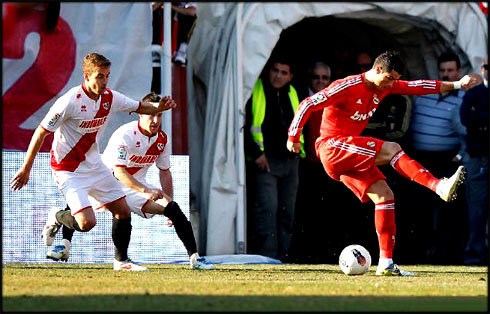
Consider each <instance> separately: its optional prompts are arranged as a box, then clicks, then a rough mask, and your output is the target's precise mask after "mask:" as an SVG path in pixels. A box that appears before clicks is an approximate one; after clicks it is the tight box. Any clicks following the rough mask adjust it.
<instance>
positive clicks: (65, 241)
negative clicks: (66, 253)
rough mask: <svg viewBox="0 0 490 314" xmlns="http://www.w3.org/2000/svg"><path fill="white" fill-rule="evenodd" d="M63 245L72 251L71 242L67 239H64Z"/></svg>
mask: <svg viewBox="0 0 490 314" xmlns="http://www.w3.org/2000/svg"><path fill="white" fill-rule="evenodd" d="M61 244H63V245H64V246H65V247H66V248H67V249H68V250H69V249H70V246H71V242H70V241H68V240H67V239H62V240H61Z"/></svg>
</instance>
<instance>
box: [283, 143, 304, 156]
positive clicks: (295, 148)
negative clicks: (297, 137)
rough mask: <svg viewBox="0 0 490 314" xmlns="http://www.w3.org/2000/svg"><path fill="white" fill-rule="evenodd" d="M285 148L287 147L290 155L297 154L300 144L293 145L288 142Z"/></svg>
mask: <svg viewBox="0 0 490 314" xmlns="http://www.w3.org/2000/svg"><path fill="white" fill-rule="evenodd" d="M286 146H287V148H288V150H289V151H290V152H292V153H296V154H299V152H300V151H301V144H300V143H293V142H291V141H289V140H288V142H287V144H286Z"/></svg>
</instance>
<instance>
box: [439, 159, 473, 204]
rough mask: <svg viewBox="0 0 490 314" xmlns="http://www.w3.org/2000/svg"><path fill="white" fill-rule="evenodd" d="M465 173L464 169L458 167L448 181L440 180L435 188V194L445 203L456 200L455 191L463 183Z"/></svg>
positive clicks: (445, 179) (446, 179)
mask: <svg viewBox="0 0 490 314" xmlns="http://www.w3.org/2000/svg"><path fill="white" fill-rule="evenodd" d="M465 172H466V171H465V169H464V167H463V166H459V167H458V170H456V172H455V173H454V174H453V175H452V176H451V177H450V178H449V179H448V178H442V179H441V181H440V182H439V184H438V185H437V187H436V193H437V194H438V195H439V196H440V197H441V198H442V199H443V200H445V201H446V202H451V201H454V200H455V199H456V190H457V189H458V186H459V185H460V184H461V183H463V181H464V175H465Z"/></svg>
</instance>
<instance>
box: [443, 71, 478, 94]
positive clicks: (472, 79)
mask: <svg viewBox="0 0 490 314" xmlns="http://www.w3.org/2000/svg"><path fill="white" fill-rule="evenodd" d="M482 82H483V79H482V77H481V76H479V75H477V74H466V75H465V76H463V77H462V78H461V79H460V80H459V81H455V82H441V92H442V93H445V92H449V91H452V90H454V89H460V88H461V89H463V90H468V89H470V88H472V87H474V86H476V85H479V84H481V83H482Z"/></svg>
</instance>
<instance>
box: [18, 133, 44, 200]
mask: <svg viewBox="0 0 490 314" xmlns="http://www.w3.org/2000/svg"><path fill="white" fill-rule="evenodd" d="M49 134H51V132H49V131H47V130H45V129H44V128H42V127H41V126H38V127H37V129H36V131H34V134H33V135H32V138H31V142H30V143H29V148H28V149H27V153H26V158H25V160H24V164H23V165H22V167H21V168H20V169H19V171H17V173H16V174H15V176H14V177H13V178H12V180H11V181H10V188H11V189H12V190H14V191H16V190H20V189H21V188H22V187H24V186H25V185H26V184H27V182H28V181H29V175H30V173H31V169H32V165H33V163H34V158H36V155H37V153H38V152H39V150H40V149H41V146H42V145H43V143H44V139H45V138H46V136H48V135H49Z"/></svg>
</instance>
